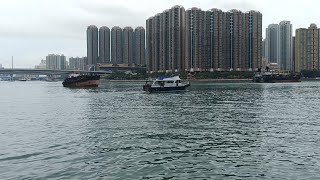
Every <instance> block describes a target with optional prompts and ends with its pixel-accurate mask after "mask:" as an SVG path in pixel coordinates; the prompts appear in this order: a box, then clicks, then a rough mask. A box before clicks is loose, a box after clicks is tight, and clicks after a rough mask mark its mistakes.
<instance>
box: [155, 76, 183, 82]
mask: <svg viewBox="0 0 320 180" xmlns="http://www.w3.org/2000/svg"><path fill="white" fill-rule="evenodd" d="M156 80H157V81H175V80H181V79H180V77H179V76H172V77H165V78H161V77H160V78H157V79H156Z"/></svg>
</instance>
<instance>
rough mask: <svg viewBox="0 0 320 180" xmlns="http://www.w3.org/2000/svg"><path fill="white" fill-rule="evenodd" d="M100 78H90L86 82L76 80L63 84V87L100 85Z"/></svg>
mask: <svg viewBox="0 0 320 180" xmlns="http://www.w3.org/2000/svg"><path fill="white" fill-rule="evenodd" d="M99 84H100V80H88V81H84V82H74V83H70V84H63V87H98V86H99Z"/></svg>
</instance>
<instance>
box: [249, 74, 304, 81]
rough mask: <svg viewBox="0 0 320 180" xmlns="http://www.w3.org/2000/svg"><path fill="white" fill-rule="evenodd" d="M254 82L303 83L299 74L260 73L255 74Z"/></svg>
mask: <svg viewBox="0 0 320 180" xmlns="http://www.w3.org/2000/svg"><path fill="white" fill-rule="evenodd" d="M253 82H257V83H286V82H301V74H299V73H278V72H269V71H268V72H258V73H255V74H254V77H253Z"/></svg>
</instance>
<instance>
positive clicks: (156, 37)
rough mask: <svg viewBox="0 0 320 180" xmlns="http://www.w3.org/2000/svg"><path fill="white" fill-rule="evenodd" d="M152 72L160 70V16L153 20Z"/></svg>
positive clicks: (157, 15)
mask: <svg viewBox="0 0 320 180" xmlns="http://www.w3.org/2000/svg"><path fill="white" fill-rule="evenodd" d="M152 52H153V53H152V56H153V57H152V59H153V63H152V70H153V71H159V70H160V14H156V15H155V16H154V17H153V18H152Z"/></svg>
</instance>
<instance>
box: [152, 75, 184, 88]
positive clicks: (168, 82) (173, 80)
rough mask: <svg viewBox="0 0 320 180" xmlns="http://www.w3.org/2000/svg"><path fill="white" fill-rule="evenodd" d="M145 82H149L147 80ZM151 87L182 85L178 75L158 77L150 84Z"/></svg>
mask: <svg viewBox="0 0 320 180" xmlns="http://www.w3.org/2000/svg"><path fill="white" fill-rule="evenodd" d="M147 84H149V83H148V82H147ZM151 86H152V87H174V86H183V84H182V82H181V79H180V78H179V76H174V77H159V78H157V79H156V80H154V81H153V82H152V84H151Z"/></svg>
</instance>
